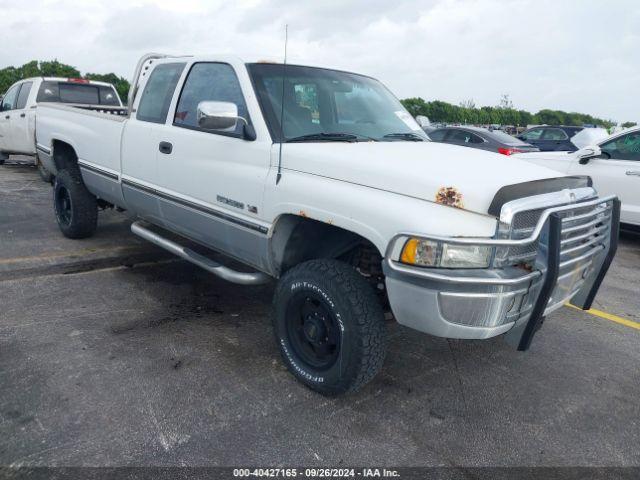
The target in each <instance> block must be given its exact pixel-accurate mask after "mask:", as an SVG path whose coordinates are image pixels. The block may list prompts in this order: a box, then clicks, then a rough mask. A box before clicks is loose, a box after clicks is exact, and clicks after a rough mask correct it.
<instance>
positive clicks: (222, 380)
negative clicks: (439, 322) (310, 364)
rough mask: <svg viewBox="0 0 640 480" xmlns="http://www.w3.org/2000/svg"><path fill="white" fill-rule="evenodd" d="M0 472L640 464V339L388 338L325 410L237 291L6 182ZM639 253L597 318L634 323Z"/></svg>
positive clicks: (624, 263) (627, 262)
mask: <svg viewBox="0 0 640 480" xmlns="http://www.w3.org/2000/svg"><path fill="white" fill-rule="evenodd" d="M0 205H1V208H0V245H1V246H2V248H1V249H0V250H1V252H0V305H1V309H0V465H5V466H6V465H13V466H19V465H25V466H35V465H46V466H56V465H66V466H70V465H72V466H122V465H128V466H146V465H159V466H164V465H189V466H202V465H243V466H246V465H253V466H268V465H275V464H278V465H298V466H299V465H334V466H338V465H342V466H346V465H394V466H485V465H491V466H495V465H501V466H510V465H531V466H533V465H541V466H558V465H560V466H576V465H580V466H591V465H604V466H629V465H635V466H638V465H640V448H639V446H640V368H639V365H640V349H639V348H638V342H639V341H640V330H637V329H634V328H630V327H629V326H624V325H621V324H618V323H614V322H612V321H609V320H606V319H603V318H599V317H596V316H593V315H590V314H587V313H584V312H581V311H578V310H573V309H569V308H562V309H560V310H559V311H558V312H556V313H554V314H553V315H552V316H550V317H549V318H548V319H547V322H546V323H545V325H544V327H543V329H542V330H541V331H540V332H539V333H538V334H537V336H536V338H535V339H534V342H533V345H532V348H531V350H530V351H529V352H527V353H520V352H516V351H514V350H512V349H511V348H510V347H508V346H507V345H506V344H505V343H504V342H503V341H502V340H501V339H493V340H488V341H455V340H446V339H440V338H434V337H429V336H427V335H423V334H420V333H416V332H414V331H411V330H408V329H405V328H403V327H399V326H398V325H396V324H395V323H390V324H389V334H390V346H389V351H388V356H387V361H386V363H385V366H384V368H383V370H382V373H381V374H380V375H379V376H378V377H377V378H376V379H375V380H374V381H373V382H372V383H371V384H369V385H368V386H367V387H366V388H364V389H363V390H362V391H361V392H359V393H357V394H354V395H351V396H346V397H342V398H337V399H326V398H323V397H321V396H319V395H317V394H314V393H313V392H311V391H309V390H308V389H306V388H305V387H303V386H301V385H300V384H299V383H297V382H296V381H295V380H294V379H293V377H292V376H291V375H289V374H288V373H287V371H286V370H285V368H284V367H283V364H282V363H281V361H280V358H279V356H278V352H277V350H276V346H275V342H274V341H273V338H272V331H271V325H270V320H269V309H270V301H271V294H272V286H266V287H242V286H237V285H232V284H229V283H225V282H224V281H222V280H220V279H218V278H216V277H214V276H212V275H209V274H207V273H204V272H202V271H200V270H199V269H198V268H196V267H194V266H192V265H190V264H188V263H185V262H183V261H180V260H177V259H175V258H172V257H170V256H168V255H166V254H165V253H163V252H160V251H158V250H157V249H156V248H154V247H152V246H150V245H148V244H146V243H144V242H143V241H141V240H139V239H137V238H135V237H134V236H133V235H131V234H130V233H129V230H128V227H129V224H130V221H129V220H127V218H126V217H125V216H124V215H122V214H117V213H114V212H106V213H103V214H101V217H100V226H99V230H98V233H97V235H96V236H95V237H94V238H92V239H89V240H83V241H72V240H68V239H65V238H63V237H62V235H61V234H60V233H59V232H58V230H57V227H56V225H55V220H54V217H53V213H52V206H51V188H50V186H48V185H47V184H44V183H43V182H41V180H40V178H39V177H38V174H37V172H36V170H35V168H33V167H32V166H28V165H24V164H23V165H16V164H10V163H8V164H6V165H4V166H0ZM638 267H640V239H639V238H637V237H633V236H626V235H625V236H623V239H622V241H621V247H620V251H619V254H618V256H617V258H616V260H615V263H614V265H613V267H612V270H611V271H610V273H609V275H608V277H607V278H606V280H605V285H604V287H603V288H602V290H601V292H600V294H599V295H598V297H597V300H596V305H594V308H597V309H599V310H603V311H605V312H608V313H611V314H614V315H619V316H621V317H625V318H627V319H630V320H632V321H635V322H640V308H639V307H640V295H638V285H639V284H640V282H639V279H640V273H639V272H638Z"/></svg>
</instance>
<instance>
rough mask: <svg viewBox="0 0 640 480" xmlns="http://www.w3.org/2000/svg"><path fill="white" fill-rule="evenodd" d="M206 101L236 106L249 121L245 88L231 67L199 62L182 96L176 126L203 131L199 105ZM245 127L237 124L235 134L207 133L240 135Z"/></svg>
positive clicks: (188, 78)
mask: <svg viewBox="0 0 640 480" xmlns="http://www.w3.org/2000/svg"><path fill="white" fill-rule="evenodd" d="M207 101H209V102H231V103H234V104H235V105H236V106H237V107H238V115H239V116H240V117H243V118H245V119H246V120H247V121H248V120H249V118H248V115H249V112H248V111H247V105H246V103H245V101H244V97H243V96H242V89H241V88H240V83H239V82H238V78H237V77H236V73H235V72H234V70H233V68H232V67H231V65H228V64H226V63H196V64H195V65H194V66H193V67H192V68H191V71H190V72H189V76H188V77H187V80H186V81H185V82H184V87H183V88H182V92H181V93H180V100H179V101H178V106H177V107H176V114H175V117H174V119H173V124H174V125H176V126H178V127H188V128H195V129H200V127H199V126H198V119H197V112H198V104H199V103H200V102H207ZM243 128H244V124H243V123H242V122H238V123H237V125H236V129H235V131H231V132H230V131H215V132H212V131H211V130H206V131H207V132H210V133H227V134H237V135H240V134H241V133H242V129H243Z"/></svg>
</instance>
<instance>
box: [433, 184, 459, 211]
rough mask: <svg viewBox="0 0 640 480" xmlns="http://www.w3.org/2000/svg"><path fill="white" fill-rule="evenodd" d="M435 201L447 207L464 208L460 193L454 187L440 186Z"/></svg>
mask: <svg viewBox="0 0 640 480" xmlns="http://www.w3.org/2000/svg"><path fill="white" fill-rule="evenodd" d="M436 203H439V204H440V205H447V206H449V207H455V208H464V203H463V202H462V194H461V193H460V192H459V191H458V189H457V188H456V187H442V188H440V190H438V192H437V193H436Z"/></svg>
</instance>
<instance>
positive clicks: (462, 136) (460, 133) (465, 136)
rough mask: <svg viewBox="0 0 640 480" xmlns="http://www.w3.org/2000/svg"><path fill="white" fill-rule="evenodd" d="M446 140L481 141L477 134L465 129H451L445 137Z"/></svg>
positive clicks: (457, 141)
mask: <svg viewBox="0 0 640 480" xmlns="http://www.w3.org/2000/svg"><path fill="white" fill-rule="evenodd" d="M447 142H456V143H482V142H483V140H482V138H480V137H479V136H477V135H475V134H473V133H471V132H468V131H466V130H452V131H451V133H450V134H449V137H448V138H447Z"/></svg>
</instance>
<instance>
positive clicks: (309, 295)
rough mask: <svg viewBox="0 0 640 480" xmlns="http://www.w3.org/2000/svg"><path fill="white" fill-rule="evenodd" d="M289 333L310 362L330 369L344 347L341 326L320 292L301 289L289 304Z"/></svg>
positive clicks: (292, 344) (302, 354)
mask: <svg viewBox="0 0 640 480" xmlns="http://www.w3.org/2000/svg"><path fill="white" fill-rule="evenodd" d="M286 316H287V318H286V322H287V336H288V338H289V341H290V342H291V347H292V348H293V350H294V351H295V353H296V355H297V356H298V357H300V359H301V360H302V361H303V362H304V363H305V364H307V365H308V366H310V367H312V368H315V369H318V370H326V369H327V368H330V367H331V366H333V365H334V364H335V362H336V359H337V358H338V352H339V351H340V340H341V338H342V336H341V334H340V326H339V324H338V321H337V320H336V318H335V316H334V315H333V314H332V313H331V307H330V306H329V305H328V304H327V303H326V300H324V299H323V298H321V297H320V295H318V294H316V293H313V292H299V293H298V294H296V295H295V296H294V298H292V299H291V300H290V302H289V304H288V305H287V312H286Z"/></svg>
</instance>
